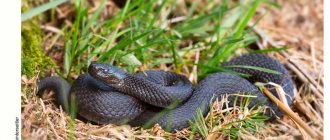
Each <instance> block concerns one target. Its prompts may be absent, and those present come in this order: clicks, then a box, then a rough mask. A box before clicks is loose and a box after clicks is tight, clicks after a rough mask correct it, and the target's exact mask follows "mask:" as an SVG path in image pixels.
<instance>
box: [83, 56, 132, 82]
mask: <svg viewBox="0 0 330 140" xmlns="http://www.w3.org/2000/svg"><path fill="white" fill-rule="evenodd" d="M88 73H89V74H90V75H91V76H92V77H93V78H95V79H96V80H99V81H102V82H104V83H105V84H108V85H110V86H118V85H120V84H121V83H122V81H123V79H124V78H125V77H126V72H125V71H123V70H121V69H119V68H117V67H115V66H113V65H108V64H104V63H99V62H92V63H91V64H90V65H89V67H88Z"/></svg>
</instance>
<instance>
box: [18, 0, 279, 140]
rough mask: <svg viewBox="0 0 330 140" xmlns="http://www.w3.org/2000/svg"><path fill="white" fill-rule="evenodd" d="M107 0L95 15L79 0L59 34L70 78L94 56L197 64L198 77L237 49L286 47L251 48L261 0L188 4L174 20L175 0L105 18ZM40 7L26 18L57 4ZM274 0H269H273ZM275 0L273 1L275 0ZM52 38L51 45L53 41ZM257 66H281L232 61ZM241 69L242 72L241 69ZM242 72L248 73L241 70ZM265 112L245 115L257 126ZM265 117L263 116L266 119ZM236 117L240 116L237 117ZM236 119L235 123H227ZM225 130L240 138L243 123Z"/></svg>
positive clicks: (126, 65) (180, 66)
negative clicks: (251, 22) (69, 19)
mask: <svg viewBox="0 0 330 140" xmlns="http://www.w3.org/2000/svg"><path fill="white" fill-rule="evenodd" d="M105 2H106V1H105V0H102V1H101V4H100V5H99V7H98V8H97V9H96V11H95V12H94V13H92V14H91V15H89V14H88V10H89V8H90V7H88V6H86V5H87V4H86V3H87V2H86V1H81V0H75V1H74V8H75V11H76V16H75V18H74V20H72V21H73V25H72V26H67V25H63V27H62V31H63V33H64V34H58V35H57V36H56V37H55V39H54V40H53V42H56V41H57V40H58V39H59V38H64V42H65V44H64V47H65V49H64V54H65V55H64V58H63V60H64V64H63V66H61V68H60V69H57V73H58V75H61V76H63V77H64V78H67V79H70V73H75V74H81V73H84V72H86V70H87V67H88V66H89V64H90V63H91V61H95V60H97V61H99V62H104V63H108V64H115V65H116V66H119V67H121V68H123V69H125V70H126V71H129V72H134V70H136V69H140V68H142V67H143V68H147V69H151V68H159V67H160V66H161V64H164V63H165V64H167V66H168V67H171V68H172V70H173V71H176V72H180V73H189V72H191V71H192V68H193V67H194V66H197V70H198V77H199V79H201V78H203V77H205V76H206V75H207V74H209V73H213V72H219V71H227V72H228V71H229V72H230V70H229V69H228V67H221V66H220V65H221V64H222V63H223V62H226V61H228V59H229V58H231V57H233V56H235V55H236V52H237V51H238V50H244V51H247V52H253V53H262V52H271V51H281V50H284V49H285V48H281V49H273V50H271V49H268V50H261V51H253V50H250V49H248V48H247V46H249V45H250V44H251V43H254V42H255V41H257V40H258V39H259V37H258V36H257V35H255V34H254V33H253V32H252V28H253V26H252V27H250V26H248V23H249V22H250V21H251V19H252V18H253V16H254V15H255V13H256V9H257V8H258V7H259V6H260V4H261V3H262V2H263V1H261V0H247V1H238V2H237V3H235V4H233V3H232V2H231V1H228V0H224V1H222V2H221V3H215V2H214V0H207V4H206V5H205V6H203V7H199V3H198V2H196V3H189V4H187V5H186V7H187V9H186V11H187V13H186V14H185V17H184V19H183V20H181V21H179V22H175V23H171V21H172V19H173V18H176V17H179V15H178V14H177V12H176V10H177V9H178V8H176V7H175V6H177V5H178V3H177V1H176V0H163V1H159V2H157V3H156V2H155V1H152V0H150V1H144V0H128V1H127V4H126V6H125V7H124V8H122V9H121V10H120V11H119V12H118V13H116V14H114V15H113V16H111V17H109V18H107V19H103V18H100V17H101V13H102V10H103V9H104V8H105ZM54 3H55V1H53V3H52V4H49V5H48V7H46V8H45V7H44V8H40V7H38V8H39V9H38V8H36V9H33V10H31V12H29V13H26V14H23V15H22V20H25V19H28V18H29V17H32V16H33V15H36V14H38V13H40V12H42V11H45V9H49V8H52V7H55V6H56V5H57V4H54ZM268 3H270V2H268ZM271 4H273V3H271ZM53 44H54V43H52V44H51V45H53ZM195 51H200V56H199V61H198V63H197V64H196V63H194V61H195V58H194V52H195ZM231 67H244V68H250V69H256V70H260V71H265V72H269V73H275V74H277V73H278V72H276V71H272V70H268V69H263V68H258V67H251V66H231ZM236 74H237V73H236ZM240 75H241V76H248V75H242V74H240ZM258 117H260V114H259V115H258V114H257V115H256V116H255V118H257V119H255V118H253V117H252V118H249V119H246V120H240V123H242V124H243V125H245V126H247V127H246V129H250V128H251V131H254V130H255V128H254V127H253V126H256V125H255V123H256V122H258V120H263V119H258ZM198 121H199V122H197V124H199V126H200V127H197V128H198V132H199V133H200V134H201V135H202V136H207V134H208V132H209V131H208V130H207V129H208V128H207V126H205V125H203V124H205V120H204V119H203V116H198ZM261 122H262V121H261ZM233 123H236V122H233ZM228 125H233V124H228ZM221 131H223V132H225V133H227V134H228V135H230V137H232V138H237V135H238V131H239V130H238V129H236V128H229V129H226V127H224V128H223V129H221Z"/></svg>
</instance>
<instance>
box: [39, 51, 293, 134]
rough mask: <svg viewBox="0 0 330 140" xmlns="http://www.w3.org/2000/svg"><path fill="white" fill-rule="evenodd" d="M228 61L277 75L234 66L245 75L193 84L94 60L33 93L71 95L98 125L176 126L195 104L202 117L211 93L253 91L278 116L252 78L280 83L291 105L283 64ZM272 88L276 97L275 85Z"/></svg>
mask: <svg viewBox="0 0 330 140" xmlns="http://www.w3.org/2000/svg"><path fill="white" fill-rule="evenodd" d="M233 65H246V66H255V67H261V68H266V69H270V70H274V71H277V72H280V73H281V74H272V73H267V72H263V71H260V70H256V69H251V68H244V67H235V68H233V69H232V70H233V71H234V72H238V73H243V74H247V75H250V76H249V77H248V78H246V79H244V78H241V77H239V76H237V75H234V74H231V73H225V72H218V73H213V74H209V75H207V76H206V77H205V78H204V79H203V80H201V81H200V82H199V83H198V84H197V85H196V86H195V87H193V86H192V84H191V82H190V81H189V80H188V79H187V78H186V77H185V76H183V75H179V74H176V73H173V72H165V71H161V70H149V71H145V72H144V73H142V72H140V73H138V74H136V75H131V74H129V73H127V72H125V71H123V70H122V69H119V68H117V67H115V66H112V65H107V64H102V63H97V62H94V63H92V64H91V65H90V66H89V68H88V73H86V74H82V75H80V76H79V77H78V78H77V79H76V80H75V81H74V83H73V85H72V86H70V85H69V83H68V82H67V81H65V80H64V79H62V78H59V77H46V78H44V79H42V80H41V81H40V82H38V84H37V86H38V92H42V91H44V90H45V89H50V90H53V91H54V92H55V94H56V95H55V98H56V102H57V104H59V105H61V106H69V107H70V99H73V98H71V97H74V99H75V101H76V104H77V105H78V110H77V112H78V115H79V116H80V117H82V118H84V119H86V120H89V121H91V122H94V123H97V124H108V123H113V124H118V125H120V124H124V123H128V124H131V125H134V126H139V125H142V124H145V123H146V122H148V123H149V124H155V123H158V124H159V125H160V126H162V128H166V130H168V131H174V130H181V129H183V128H185V127H188V126H189V121H192V120H193V119H194V117H196V111H197V109H200V110H201V112H202V114H203V115H204V116H205V115H206V114H207V113H208V111H209V107H210V106H209V105H210V103H212V102H213V101H214V100H215V99H216V97H219V98H221V97H222V96H223V95H225V94H232V93H236V94H237V93H241V94H242V93H249V94H251V95H255V96H256V98H252V100H251V103H250V106H253V105H255V104H256V103H259V104H261V105H267V106H269V107H270V108H271V109H272V110H273V112H268V113H266V115H268V116H271V117H272V118H273V117H274V116H282V114H283V113H282V112H281V111H280V110H279V108H278V107H277V106H276V105H275V104H273V103H272V102H271V101H270V100H269V99H268V98H267V97H266V96H265V95H264V94H262V93H261V92H260V91H259V90H258V88H257V87H256V86H254V85H253V83H254V82H273V83H276V84H280V85H281V86H282V87H283V89H284V91H285V93H287V96H286V97H287V101H288V103H289V105H291V103H292V98H291V97H292V96H293V94H294V93H293V82H292V79H291V76H290V74H289V73H288V71H287V70H286V69H285V67H284V66H283V65H282V64H281V63H280V62H278V61H277V60H274V59H272V58H270V57H268V56H266V55H263V54H248V55H242V56H238V57H236V58H234V59H232V60H230V61H229V62H227V63H224V64H223V66H233ZM271 92H272V93H273V94H274V95H275V96H276V97H277V95H276V94H275V93H274V92H276V91H275V90H274V89H273V90H271ZM234 98H235V96H229V101H230V102H229V105H233V101H234ZM71 106H72V105H71ZM68 110H69V109H68V108H67V109H66V111H68ZM162 110H163V111H162ZM164 110H165V111H164ZM159 112H161V113H159ZM157 114H160V115H157Z"/></svg>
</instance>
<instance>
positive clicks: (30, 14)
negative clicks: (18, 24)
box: [21, 0, 68, 22]
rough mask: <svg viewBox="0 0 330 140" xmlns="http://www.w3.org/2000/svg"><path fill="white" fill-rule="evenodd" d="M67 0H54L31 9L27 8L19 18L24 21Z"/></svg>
mask: <svg viewBox="0 0 330 140" xmlns="http://www.w3.org/2000/svg"><path fill="white" fill-rule="evenodd" d="M67 1H68V0H54V1H51V2H48V3H46V4H43V5H40V6H38V7H36V8H34V9H32V10H29V11H27V12H25V13H23V14H22V15H21V20H22V22H23V21H26V20H28V19H30V18H32V17H34V16H36V15H38V14H41V13H42V12H45V11H47V10H49V9H52V8H54V7H56V6H58V5H60V4H63V3H64V2H67Z"/></svg>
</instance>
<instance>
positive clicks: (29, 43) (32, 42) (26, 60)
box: [21, 21, 55, 77]
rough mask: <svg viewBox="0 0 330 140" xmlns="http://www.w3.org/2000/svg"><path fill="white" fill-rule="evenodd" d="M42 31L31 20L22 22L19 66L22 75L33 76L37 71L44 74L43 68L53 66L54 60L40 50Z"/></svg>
mask: <svg viewBox="0 0 330 140" xmlns="http://www.w3.org/2000/svg"><path fill="white" fill-rule="evenodd" d="M43 36H44V35H43V32H42V31H41V29H40V28H39V27H38V25H37V24H34V23H33V21H30V22H24V23H23V24H22V31H21V43H22V45H21V47H22V48H21V51H22V54H21V55H22V57H21V60H22V61H21V67H22V71H21V74H22V75H27V76H28V77H33V76H35V74H36V73H37V72H40V75H44V74H45V73H44V72H45V70H46V69H49V68H53V67H54V66H55V64H54V62H53V61H52V60H51V59H50V58H49V57H48V56H46V55H45V54H44V53H43V51H42V50H41V46H42V45H43Z"/></svg>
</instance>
